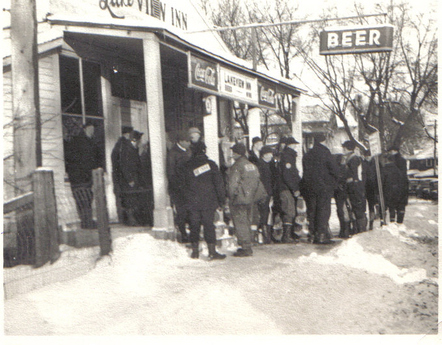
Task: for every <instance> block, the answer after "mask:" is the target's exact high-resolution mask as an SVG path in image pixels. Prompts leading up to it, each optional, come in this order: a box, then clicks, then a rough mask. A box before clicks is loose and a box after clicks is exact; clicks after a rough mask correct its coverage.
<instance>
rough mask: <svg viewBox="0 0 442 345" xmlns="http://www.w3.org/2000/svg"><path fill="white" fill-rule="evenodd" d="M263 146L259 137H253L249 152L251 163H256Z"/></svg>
mask: <svg viewBox="0 0 442 345" xmlns="http://www.w3.org/2000/svg"><path fill="white" fill-rule="evenodd" d="M262 147H263V143H262V139H261V138H260V137H254V138H253V139H252V149H251V150H250V153H249V161H250V162H252V163H253V164H256V163H258V161H259V157H260V151H261V149H262Z"/></svg>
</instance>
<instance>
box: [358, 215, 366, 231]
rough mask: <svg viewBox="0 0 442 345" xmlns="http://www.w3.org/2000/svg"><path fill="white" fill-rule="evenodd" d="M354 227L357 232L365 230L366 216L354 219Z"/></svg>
mask: <svg viewBox="0 0 442 345" xmlns="http://www.w3.org/2000/svg"><path fill="white" fill-rule="evenodd" d="M356 227H357V229H358V230H357V231H358V233H361V232H364V231H367V218H366V217H364V218H359V219H356Z"/></svg>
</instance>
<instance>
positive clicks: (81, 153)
mask: <svg viewBox="0 0 442 345" xmlns="http://www.w3.org/2000/svg"><path fill="white" fill-rule="evenodd" d="M94 132H95V127H94V124H93V123H92V122H90V121H87V122H86V123H85V124H84V125H83V130H82V131H81V132H80V134H79V135H77V136H75V137H73V138H72V140H71V142H69V146H68V148H67V150H66V172H67V173H68V175H69V182H70V183H71V189H72V194H73V195H74V198H75V202H76V205H77V210H78V213H79V216H80V219H81V227H82V228H83V229H94V228H96V223H95V222H94V220H93V219H92V199H93V194H92V170H94V169H97V168H99V167H100V165H101V164H102V160H101V155H100V150H99V149H98V146H97V143H96V142H95V140H94Z"/></svg>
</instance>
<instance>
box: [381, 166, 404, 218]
mask: <svg viewBox="0 0 442 345" xmlns="http://www.w3.org/2000/svg"><path fill="white" fill-rule="evenodd" d="M382 189H383V193H384V200H385V207H391V208H394V209H397V208H401V207H403V206H406V205H407V204H408V179H407V177H406V176H404V174H403V172H401V170H400V168H398V167H397V166H396V164H395V163H394V162H391V163H387V164H385V166H384V167H383V169H382Z"/></svg>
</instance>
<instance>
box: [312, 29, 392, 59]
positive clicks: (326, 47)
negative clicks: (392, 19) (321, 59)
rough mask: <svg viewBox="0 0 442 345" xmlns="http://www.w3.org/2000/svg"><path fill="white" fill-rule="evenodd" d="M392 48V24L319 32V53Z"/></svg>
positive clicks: (365, 51) (378, 50)
mask: <svg viewBox="0 0 442 345" xmlns="http://www.w3.org/2000/svg"><path fill="white" fill-rule="evenodd" d="M392 50H393V26H392V25H383V26H371V27H352V28H338V29H334V30H332V29H326V30H324V31H322V32H321V34H320V45H319V54H321V55H333V54H356V53H374V52H389V51H392Z"/></svg>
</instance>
